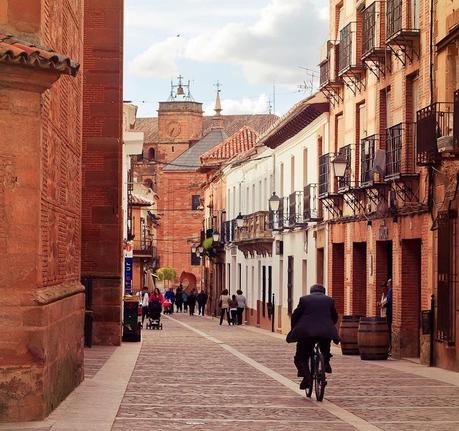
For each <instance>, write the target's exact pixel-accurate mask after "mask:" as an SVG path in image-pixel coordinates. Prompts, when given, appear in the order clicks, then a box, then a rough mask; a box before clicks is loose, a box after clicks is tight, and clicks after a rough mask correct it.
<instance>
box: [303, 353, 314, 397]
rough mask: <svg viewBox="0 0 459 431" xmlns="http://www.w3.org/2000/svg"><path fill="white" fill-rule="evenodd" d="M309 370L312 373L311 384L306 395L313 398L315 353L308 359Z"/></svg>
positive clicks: (306, 390)
mask: <svg viewBox="0 0 459 431" xmlns="http://www.w3.org/2000/svg"><path fill="white" fill-rule="evenodd" d="M308 366H309V372H310V373H311V384H310V385H309V386H308V387H307V388H306V389H305V392H306V396H307V397H308V398H311V395H312V389H313V387H314V377H313V376H314V355H311V357H310V358H309V359H308Z"/></svg>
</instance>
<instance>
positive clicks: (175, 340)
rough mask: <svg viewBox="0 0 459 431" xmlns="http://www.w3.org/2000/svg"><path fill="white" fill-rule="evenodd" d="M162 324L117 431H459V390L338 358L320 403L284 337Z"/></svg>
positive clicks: (143, 356)
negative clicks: (310, 395)
mask: <svg viewBox="0 0 459 431" xmlns="http://www.w3.org/2000/svg"><path fill="white" fill-rule="evenodd" d="M163 323H164V330H163V331H144V335H145V336H144V343H143V346H142V349H141V352H140V355H139V358H138V360H137V364H136V367H135V369H134V372H133V374H132V377H131V380H130V382H129V385H128V387H127V390H126V393H125V396H124V399H123V401H122V403H121V406H120V409H119V411H118V414H117V417H116V419H115V422H114V425H113V428H112V429H113V431H127V430H132V429H135V430H137V431H143V430H184V431H185V430H199V431H207V430H226V429H228V430H229V429H234V428H239V429H243V430H254V431H255V430H260V431H261V430H263V431H268V430H273V431H274V430H276V431H277V430H278V431H282V430H292V429H301V430H330V431H334V430H337V431H347V430H378V429H381V430H387V431H403V430H406V431H408V430H416V431H424V430H436V431H452V430H458V429H459V409H458V406H459V387H458V386H457V385H454V384H450V383H445V382H444V381H439V380H435V379H432V378H426V377H421V376H419V375H416V374H412V373H407V372H403V371H400V370H398V369H397V366H395V369H393V368H391V367H390V366H386V365H387V363H386V364H384V365H382V363H375V362H364V361H361V360H360V359H358V358H355V357H343V356H340V355H335V357H334V358H333V368H334V372H333V374H332V375H331V376H330V377H329V384H328V386H327V389H326V395H325V397H326V400H325V402H324V403H317V402H315V401H311V400H308V399H306V398H305V396H304V392H302V391H299V389H298V382H299V379H298V378H297V377H296V371H295V370H294V368H293V366H292V356H293V350H294V346H292V345H288V344H287V343H285V341H284V338H283V337H280V336H277V337H276V336H272V335H271V334H269V333H267V332H264V331H261V330H251V329H250V328H244V327H228V326H227V325H226V326H219V325H218V322H217V321H216V320H212V319H209V318H202V317H198V316H195V317H192V318H191V317H188V316H186V315H184V314H174V315H173V319H168V318H164V319H163ZM391 362H392V363H394V364H395V363H396V361H391ZM402 362H403V361H402ZM418 367H419V368H422V369H423V370H425V368H423V367H420V366H418ZM444 380H446V379H444Z"/></svg>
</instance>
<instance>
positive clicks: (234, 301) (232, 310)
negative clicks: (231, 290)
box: [228, 295, 237, 326]
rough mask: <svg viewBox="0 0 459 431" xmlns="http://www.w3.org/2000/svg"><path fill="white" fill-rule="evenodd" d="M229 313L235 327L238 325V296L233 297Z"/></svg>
mask: <svg viewBox="0 0 459 431" xmlns="http://www.w3.org/2000/svg"><path fill="white" fill-rule="evenodd" d="M228 306H229V312H230V315H231V323H232V324H233V326H236V325H237V299H236V295H233V296H232V297H231V299H230V300H229V301H228Z"/></svg>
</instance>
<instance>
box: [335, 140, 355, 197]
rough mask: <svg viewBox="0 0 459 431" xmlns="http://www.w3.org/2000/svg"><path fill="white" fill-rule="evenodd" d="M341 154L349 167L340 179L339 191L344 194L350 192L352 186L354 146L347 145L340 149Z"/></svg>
mask: <svg viewBox="0 0 459 431" xmlns="http://www.w3.org/2000/svg"><path fill="white" fill-rule="evenodd" d="M339 154H340V155H341V156H344V157H345V158H346V160H347V167H346V171H345V173H344V176H343V177H339V178H338V191H340V192H342V191H345V190H348V189H349V187H350V186H351V175H352V165H351V163H352V145H346V146H344V147H341V148H340V149H339Z"/></svg>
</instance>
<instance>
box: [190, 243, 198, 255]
mask: <svg viewBox="0 0 459 431" xmlns="http://www.w3.org/2000/svg"><path fill="white" fill-rule="evenodd" d="M196 249H197V247H196V244H193V245H192V246H191V252H192V253H196Z"/></svg>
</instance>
